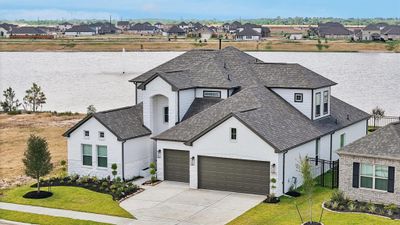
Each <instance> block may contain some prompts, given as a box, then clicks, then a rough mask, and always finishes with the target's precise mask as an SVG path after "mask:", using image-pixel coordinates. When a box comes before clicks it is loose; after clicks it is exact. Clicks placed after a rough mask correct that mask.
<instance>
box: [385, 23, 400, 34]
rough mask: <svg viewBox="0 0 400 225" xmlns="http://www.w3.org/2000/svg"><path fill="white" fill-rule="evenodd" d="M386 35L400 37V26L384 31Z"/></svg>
mask: <svg viewBox="0 0 400 225" xmlns="http://www.w3.org/2000/svg"><path fill="white" fill-rule="evenodd" d="M382 33H383V34H385V35H400V25H390V26H387V27H385V28H384V29H383V30H382Z"/></svg>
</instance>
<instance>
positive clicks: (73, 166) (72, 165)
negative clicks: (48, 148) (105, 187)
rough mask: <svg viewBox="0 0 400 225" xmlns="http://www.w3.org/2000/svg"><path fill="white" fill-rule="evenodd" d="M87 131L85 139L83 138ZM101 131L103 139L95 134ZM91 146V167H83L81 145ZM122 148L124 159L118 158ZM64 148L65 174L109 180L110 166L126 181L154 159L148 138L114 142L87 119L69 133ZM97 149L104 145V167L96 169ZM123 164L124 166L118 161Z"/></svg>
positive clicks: (105, 131)
mask: <svg viewBox="0 0 400 225" xmlns="http://www.w3.org/2000/svg"><path fill="white" fill-rule="evenodd" d="M84 131H89V137H85V136H84ZM100 131H101V132H104V138H99V132H100ZM83 144H88V145H91V146H92V165H91V166H86V165H83V161H82V160H83V149H82V145H83ZM122 145H124V157H122ZM67 146H68V173H69V174H79V175H90V176H96V177H107V176H111V177H112V173H111V172H112V169H111V165H112V164H113V163H116V164H117V167H118V169H117V171H118V175H117V176H119V177H122V174H123V172H122V168H124V178H125V179H130V178H132V177H134V176H138V175H139V172H140V170H142V169H144V168H146V167H148V166H149V164H150V162H152V161H153V160H154V156H153V154H154V153H153V152H152V140H151V139H150V138H149V136H144V137H138V138H134V139H130V140H127V141H126V142H123V141H119V140H117V137H116V136H115V135H114V134H113V133H111V132H110V131H109V130H108V129H107V128H106V127H105V126H103V125H102V124H101V123H100V122H99V121H98V120H97V119H95V118H93V117H92V118H91V119H89V120H88V121H86V122H85V123H84V124H82V125H81V126H79V127H78V128H77V129H76V130H75V131H73V132H72V133H71V134H70V136H69V137H68V140H67ZM97 146H107V168H105V167H99V166H98V163H97ZM123 161H124V165H122V162H123Z"/></svg>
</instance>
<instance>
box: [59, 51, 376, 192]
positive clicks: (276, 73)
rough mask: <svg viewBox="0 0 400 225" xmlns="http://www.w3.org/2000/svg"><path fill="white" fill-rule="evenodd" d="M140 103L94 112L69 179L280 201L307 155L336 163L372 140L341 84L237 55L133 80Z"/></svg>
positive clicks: (215, 54)
mask: <svg viewBox="0 0 400 225" xmlns="http://www.w3.org/2000/svg"><path fill="white" fill-rule="evenodd" d="M131 82H133V83H134V84H135V88H136V99H135V101H136V105H135V106H131V107H126V108H121V109H114V110H110V111H105V112H99V113H95V114H93V115H89V116H87V117H86V118H85V119H84V120H82V121H81V122H80V123H78V124H77V125H75V126H74V127H73V128H71V129H70V130H68V131H67V132H66V133H65V136H67V137H68V163H69V165H68V168H69V173H71V174H73V173H78V174H91V175H97V176H107V175H110V174H111V169H110V165H111V164H112V163H117V165H118V171H119V175H120V176H122V177H123V178H125V179H127V178H131V177H132V176H135V175H138V174H139V173H140V170H141V169H144V168H145V167H147V166H148V163H149V162H152V161H154V162H156V163H157V175H158V179H161V180H171V181H180V182H186V183H188V184H189V185H190V187H191V188H204V189H214V190H226V191H234V192H244V193H256V194H267V193H270V191H271V185H270V179H271V178H276V179H277V181H278V182H277V183H276V186H277V189H276V190H275V192H276V193H277V194H278V195H280V194H282V193H285V192H286V191H288V189H289V187H290V185H292V184H294V183H297V185H300V184H301V183H302V181H301V176H300V174H299V172H298V169H297V167H296V165H297V162H298V159H299V157H300V156H302V157H305V156H308V157H313V158H319V159H325V160H336V159H338V155H337V154H336V152H335V151H336V150H337V149H339V148H340V147H343V146H344V145H347V144H348V143H351V142H353V141H355V140H357V139H359V138H361V137H363V136H365V135H366V131H367V119H368V118H369V115H368V114H367V113H365V112H363V111H361V110H359V109H357V108H355V107H353V106H351V105H349V104H347V103H345V102H343V101H341V100H339V99H337V98H335V97H333V96H331V87H332V86H333V85H335V84H336V83H335V82H333V81H331V80H329V79H327V78H325V77H323V76H321V75H319V74H317V73H315V72H313V71H311V70H309V69H307V68H305V67H303V66H301V65H299V64H286V63H264V62H262V61H261V60H259V59H257V58H254V57H252V56H250V55H248V54H246V53H244V52H242V51H239V50H238V49H235V48H233V47H227V48H224V49H222V50H191V51H188V52H186V53H184V54H182V55H180V56H178V57H176V58H174V59H172V60H170V61H168V62H166V63H164V64H162V65H160V66H158V67H156V68H154V69H152V70H150V71H148V72H146V73H144V74H142V75H140V76H138V77H136V78H134V79H132V80H131Z"/></svg>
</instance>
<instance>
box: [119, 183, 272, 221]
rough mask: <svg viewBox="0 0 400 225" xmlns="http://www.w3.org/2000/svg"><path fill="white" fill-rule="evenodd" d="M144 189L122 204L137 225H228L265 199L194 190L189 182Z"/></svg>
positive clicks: (164, 184)
mask: <svg viewBox="0 0 400 225" xmlns="http://www.w3.org/2000/svg"><path fill="white" fill-rule="evenodd" d="M145 188H146V190H145V191H144V192H142V193H140V194H138V195H135V196H133V197H131V198H129V199H127V200H125V201H123V202H122V203H121V207H123V208H124V209H125V210H127V211H129V212H130V213H132V214H133V215H134V216H135V217H136V218H137V219H138V220H137V221H136V222H138V224H139V223H143V224H160V225H161V224H180V225H188V224H195V225H200V224H210V225H211V224H212V225H216V224H226V223H228V222H229V221H231V220H233V219H235V218H236V217H238V216H240V215H241V214H243V213H244V212H245V211H247V210H248V209H250V208H252V207H254V206H256V205H257V204H258V203H260V202H261V201H262V200H264V199H265V196H262V195H252V194H241V193H232V192H225V191H212V190H203V189H199V190H194V189H189V185H188V184H186V183H179V182H171V181H164V182H162V183H160V184H158V185H156V186H154V187H147V186H146V187H145ZM135 224H136V223H135Z"/></svg>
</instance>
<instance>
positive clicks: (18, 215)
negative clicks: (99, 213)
mask: <svg viewBox="0 0 400 225" xmlns="http://www.w3.org/2000/svg"><path fill="white" fill-rule="evenodd" d="M0 219H4V220H10V221H17V222H23V223H32V224H41V225H54V224H57V225H107V224H108V223H98V222H93V221H88V220H74V219H69V218H64V217H55V216H47V215H39V214H33V213H25V212H17V211H11V210H4V209H0Z"/></svg>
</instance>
